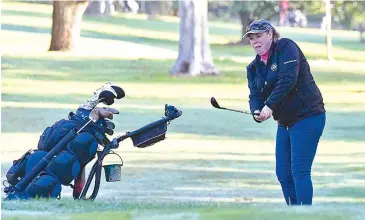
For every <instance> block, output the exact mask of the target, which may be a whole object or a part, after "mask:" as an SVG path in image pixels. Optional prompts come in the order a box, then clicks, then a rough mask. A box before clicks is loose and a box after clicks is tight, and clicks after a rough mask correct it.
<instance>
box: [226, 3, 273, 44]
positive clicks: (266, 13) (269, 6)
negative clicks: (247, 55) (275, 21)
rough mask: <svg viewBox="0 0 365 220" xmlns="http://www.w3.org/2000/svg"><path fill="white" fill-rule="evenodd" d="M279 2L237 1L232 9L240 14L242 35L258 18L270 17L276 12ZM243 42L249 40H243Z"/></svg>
mask: <svg viewBox="0 0 365 220" xmlns="http://www.w3.org/2000/svg"><path fill="white" fill-rule="evenodd" d="M276 4H277V2H274V1H235V2H233V4H232V9H233V10H234V11H236V12H237V13H238V14H239V18H240V21H241V27H242V28H241V37H242V36H243V34H244V33H245V32H246V28H247V27H248V25H249V24H250V23H251V22H252V21H253V20H256V19H259V18H260V19H270V18H271V17H272V16H274V15H275V14H276V11H275V10H274V7H275V6H276ZM241 42H242V43H248V41H244V40H243V39H242V40H241Z"/></svg>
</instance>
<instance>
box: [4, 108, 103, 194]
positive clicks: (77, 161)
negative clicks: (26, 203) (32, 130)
mask: <svg viewBox="0 0 365 220" xmlns="http://www.w3.org/2000/svg"><path fill="white" fill-rule="evenodd" d="M81 112H82V113H83V114H87V113H85V112H86V110H84V109H78V111H77V114H74V113H72V112H71V113H70V114H69V115H68V118H67V119H61V120H59V121H57V122H56V123H54V124H53V125H52V126H50V127H47V128H46V129H45V130H44V132H43V133H42V135H41V136H40V139H39V142H38V146H37V149H34V150H28V151H27V152H26V153H25V154H24V155H23V156H22V157H21V158H20V159H19V160H15V161H14V162H13V165H12V166H11V167H10V169H9V171H8V172H7V174H6V178H7V181H8V183H9V185H10V186H13V187H15V186H17V184H18V183H19V182H20V180H22V179H23V178H24V176H25V175H26V174H29V173H31V171H32V169H33V168H34V167H35V166H36V165H37V164H38V163H39V162H41V161H42V159H43V160H45V158H46V156H47V154H48V153H50V152H51V151H52V150H57V149H55V147H56V145H57V144H59V143H60V144H59V145H58V146H57V148H58V150H57V154H55V155H53V156H52V157H50V158H47V159H46V162H47V164H46V166H45V168H44V169H43V170H42V171H41V172H40V173H39V174H37V175H36V176H35V178H34V179H32V180H31V181H30V182H29V183H28V184H27V183H25V184H24V187H25V188H24V189H22V188H23V184H21V185H20V186H21V187H20V188H21V193H18V194H17V195H15V196H17V197H21V198H34V197H45V198H49V197H51V198H57V197H59V196H60V193H61V189H62V187H61V185H65V186H71V187H73V185H72V184H71V182H72V181H73V180H74V179H75V178H76V177H77V175H78V174H79V173H80V172H81V171H82V170H83V168H84V167H85V166H86V164H87V163H88V162H89V161H91V160H92V159H93V158H94V157H95V154H96V151H97V147H98V141H97V138H96V137H95V136H96V135H100V134H104V133H105V128H104V126H103V125H104V124H105V123H103V119H100V120H99V121H98V122H97V123H93V124H90V125H89V126H87V127H86V128H84V129H83V130H82V132H80V133H78V134H77V135H75V134H72V135H71V134H70V133H72V131H75V130H80V128H81V127H82V125H83V124H85V121H84V120H83V119H82V118H81V117H80V116H79V115H78V114H80V113H81ZM89 112H90V111H89ZM67 135H68V136H71V138H68V141H67V142H66V141H63V142H60V141H61V140H62V139H63V138H64V137H66V136H67ZM70 184H71V185H70ZM10 188H11V187H10ZM10 188H9V187H6V188H5V192H6V193H7V194H9V193H10V191H11V190H10Z"/></svg>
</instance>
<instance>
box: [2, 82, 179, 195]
mask: <svg viewBox="0 0 365 220" xmlns="http://www.w3.org/2000/svg"><path fill="white" fill-rule="evenodd" d="M124 96H125V94H124V91H123V89H122V88H120V87H118V86H115V85H113V84H111V83H107V84H105V85H104V86H103V87H102V88H100V89H98V90H97V91H96V92H95V93H94V96H93V97H92V98H90V99H89V100H88V101H87V102H86V103H85V104H84V105H81V106H80V107H79V108H78V109H77V111H76V113H73V112H70V113H69V115H68V117H67V118H66V119H61V120H59V121H57V122H56V123H54V124H53V125H52V126H50V127H47V128H46V129H45V130H44V132H43V133H42V135H41V136H40V139H39V142H38V146H37V149H34V150H29V151H27V152H26V153H25V154H24V155H23V156H22V157H21V158H20V159H18V160H14V162H13V165H12V166H11V168H10V169H9V171H8V172H7V174H6V178H7V180H5V181H4V183H3V184H4V186H5V182H7V183H8V185H7V186H5V188H4V192H5V193H6V195H7V196H6V199H8V200H12V199H30V198H39V197H40V198H60V196H61V190H62V187H61V186H62V185H64V186H71V187H72V188H73V197H74V198H75V199H84V200H87V199H90V200H94V199H95V198H96V196H97V193H98V190H99V186H100V177H101V170H102V162H103V159H104V157H105V156H106V155H107V154H109V153H110V152H112V150H113V149H116V148H118V147H119V142H121V141H123V140H124V139H126V138H129V137H130V138H131V139H132V141H133V144H134V146H136V147H140V148H143V147H148V146H150V145H152V144H154V143H157V142H159V141H161V140H163V139H165V134H166V131H167V124H168V123H169V122H170V121H172V120H173V119H175V118H177V117H180V116H181V114H182V112H181V111H179V110H177V109H176V108H175V107H173V106H169V105H166V106H165V117H163V118H162V119H160V120H158V121H155V122H153V123H150V124H148V125H146V126H144V127H142V128H140V129H138V130H136V131H132V132H127V133H126V134H125V135H122V136H118V137H117V138H114V139H113V140H112V141H110V140H109V139H108V138H107V136H106V134H109V135H112V134H113V133H114V131H113V129H114V128H115V125H114V123H113V122H111V120H109V119H112V118H113V114H118V113H119V112H118V111H117V110H116V109H112V108H99V107H96V105H97V104H98V103H100V102H102V103H104V104H106V105H112V104H113V103H114V99H121V98H123V97H124ZM98 146H99V147H101V148H102V149H103V150H102V151H98V150H97V149H98ZM113 153H114V152H113ZM96 156H97V159H96V162H95V164H94V166H93V167H92V168H91V171H90V174H89V177H88V179H87V182H86V183H85V171H84V168H85V166H86V165H87V164H88V163H89V162H91V161H92V160H93V159H94V158H95V157H96ZM105 172H106V170H105ZM93 179H94V180H95V184H94V190H93V192H92V195H91V196H90V197H89V198H86V193H87V191H88V189H89V186H90V184H91V181H92V180H93ZM111 179H112V178H111ZM72 181H74V184H71V182H72ZM107 181H108V180H107ZM109 181H110V180H109Z"/></svg>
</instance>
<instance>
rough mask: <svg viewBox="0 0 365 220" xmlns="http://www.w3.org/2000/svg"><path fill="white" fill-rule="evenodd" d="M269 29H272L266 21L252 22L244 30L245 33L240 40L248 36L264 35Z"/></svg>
mask: <svg viewBox="0 0 365 220" xmlns="http://www.w3.org/2000/svg"><path fill="white" fill-rule="evenodd" d="M271 29H273V27H272V25H271V24H270V23H269V22H268V21H266V20H258V21H254V22H252V23H251V24H250V25H249V26H248V27H247V28H246V33H245V34H244V35H243V37H242V39H243V38H245V37H246V36H247V35H248V34H257V33H264V32H266V31H268V30H271Z"/></svg>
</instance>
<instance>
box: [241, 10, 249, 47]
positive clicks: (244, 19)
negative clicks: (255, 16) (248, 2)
mask: <svg viewBox="0 0 365 220" xmlns="http://www.w3.org/2000/svg"><path fill="white" fill-rule="evenodd" d="M239 15H240V20H241V27H242V29H241V31H242V34H241V42H240V43H243V44H249V42H250V41H249V40H248V38H245V39H242V37H243V35H244V34H245V33H246V28H247V27H248V26H249V25H250V22H251V19H250V17H251V16H250V13H249V12H247V11H240V12H239Z"/></svg>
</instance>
